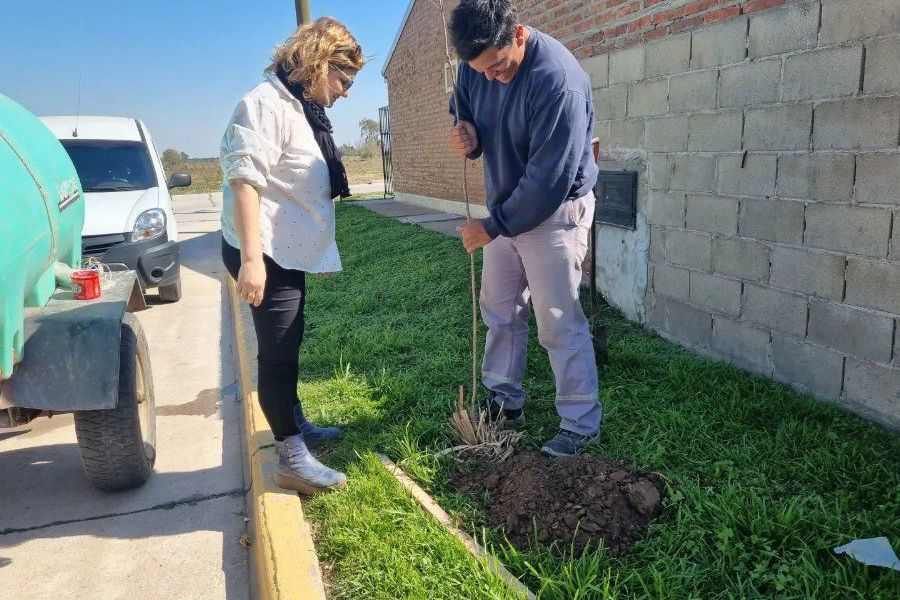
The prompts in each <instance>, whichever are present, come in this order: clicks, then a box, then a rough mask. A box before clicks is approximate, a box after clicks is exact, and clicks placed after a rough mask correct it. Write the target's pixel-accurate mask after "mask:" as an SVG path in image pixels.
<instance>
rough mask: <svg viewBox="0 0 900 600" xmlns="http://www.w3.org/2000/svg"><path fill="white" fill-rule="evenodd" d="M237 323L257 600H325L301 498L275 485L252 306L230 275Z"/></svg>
mask: <svg viewBox="0 0 900 600" xmlns="http://www.w3.org/2000/svg"><path fill="white" fill-rule="evenodd" d="M225 281H226V285H227V287H228V299H229V303H230V305H231V315H232V321H233V323H234V337H235V352H236V354H237V359H238V376H239V378H240V385H241V397H242V405H243V407H244V410H243V413H244V423H243V425H244V427H243V433H244V446H245V451H246V453H247V460H248V463H249V470H248V473H249V475H250V493H249V496H248V500H247V508H248V512H249V515H248V516H249V518H250V555H251V568H252V571H253V580H254V598H255V599H256V600H325V587H324V585H323V583H322V572H321V570H320V569H319V557H318V556H317V555H316V549H315V546H314V545H313V539H312V531H311V530H310V528H309V524H308V523H307V522H306V519H305V518H304V516H303V505H302V504H301V502H300V497H299V496H298V495H297V494H296V493H294V492H290V491H288V490H282V489H280V488H278V487H277V486H276V485H275V481H274V474H275V469H276V468H277V464H278V458H277V455H276V453H275V448H274V445H275V441H274V438H273V437H272V431H271V430H270V429H269V425H268V423H267V422H266V418H265V416H264V415H263V413H262V410H261V409H260V408H259V402H258V401H257V397H256V396H257V395H256V372H255V371H256V369H255V364H256V361H253V360H251V358H250V357H251V356H252V352H251V350H252V349H254V348H255V346H256V339H255V334H254V331H253V326H252V320H251V317H250V309H249V307H248V306H247V305H246V304H245V303H243V302H241V301H239V300H238V299H237V290H236V289H235V283H234V280H233V279H232V278H231V277H228V276H227V275H226V276H225Z"/></svg>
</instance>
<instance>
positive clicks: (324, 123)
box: [275, 66, 350, 198]
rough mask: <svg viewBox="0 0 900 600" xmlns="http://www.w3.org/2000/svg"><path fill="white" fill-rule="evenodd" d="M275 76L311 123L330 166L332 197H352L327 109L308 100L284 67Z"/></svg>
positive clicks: (301, 88)
mask: <svg viewBox="0 0 900 600" xmlns="http://www.w3.org/2000/svg"><path fill="white" fill-rule="evenodd" d="M275 75H276V76H277V77H278V79H279V80H280V81H281V83H283V84H284V87H286V88H287V89H288V91H289V92H290V93H291V95H292V96H293V97H294V98H296V99H297V100H299V101H300V104H302V105H303V114H305V115H306V120H307V121H309V126H310V127H312V130H313V137H315V138H316V143H317V144H318V145H319V149H320V150H321V151H322V156H324V157H325V162H326V163H327V164H328V176H329V178H330V179H331V197H332V198H337V197H338V196H340V197H341V198H346V197H347V196H349V195H350V184H349V183H348V182H347V169H345V168H344V163H343V162H342V161H341V153H340V151H338V149H337V146H335V145H334V136H333V135H332V134H333V133H334V128H332V126H331V121H329V120H328V115H326V114H325V108H324V107H323V106H322V105H321V104H319V103H318V102H315V101H313V100H307V99H306V97H305V96H304V95H303V92H304V88H303V84H301V83H292V82H291V81H289V80H288V76H287V73H286V72H285V70H284V68H283V67H281V66H279V67H278V69H277V70H276V71H275Z"/></svg>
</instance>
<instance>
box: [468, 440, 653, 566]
mask: <svg viewBox="0 0 900 600" xmlns="http://www.w3.org/2000/svg"><path fill="white" fill-rule="evenodd" d="M451 478H452V480H453V482H454V484H455V485H456V488H457V489H458V490H459V491H460V492H464V493H475V494H477V495H484V496H485V497H486V515H487V520H488V522H489V523H490V524H491V525H492V526H494V527H500V528H502V529H503V531H504V532H505V533H506V536H507V537H508V538H509V540H510V542H512V543H513V545H515V546H516V547H517V548H527V547H528V546H529V544H532V543H534V542H535V540H536V541H537V542H538V543H540V544H543V545H549V544H552V543H554V542H559V544H558V545H557V547H556V548H557V551H559V552H569V550H570V548H571V547H572V545H573V543H574V548H575V552H576V554H580V553H581V552H582V551H583V550H584V549H585V548H586V547H588V546H590V547H593V548H596V547H597V546H599V545H600V542H601V540H602V541H603V545H604V546H605V547H606V548H607V549H608V550H609V552H610V554H612V555H613V556H618V555H621V554H622V553H624V552H625V551H627V550H628V548H630V547H631V545H632V544H634V542H636V541H637V540H639V539H640V538H641V537H643V536H644V533H645V532H646V530H647V525H648V523H649V522H650V520H651V519H653V518H654V517H655V516H657V515H658V514H659V513H660V511H661V508H662V497H663V489H664V486H663V483H662V481H661V480H660V478H659V477H658V476H656V475H653V474H649V473H640V472H637V471H634V470H633V469H631V468H629V467H626V466H625V465H623V464H621V463H618V462H615V461H612V460H608V459H604V458H599V457H596V456H586V455H582V456H576V457H572V458H557V459H550V458H547V457H545V456H543V455H542V454H539V453H537V452H531V451H520V452H517V453H516V454H514V455H513V456H512V457H510V458H509V459H507V460H506V461H505V462H503V463H500V464H476V465H471V464H470V465H460V466H458V467H457V468H456V469H454V471H453V473H452V474H451Z"/></svg>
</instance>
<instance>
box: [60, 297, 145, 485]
mask: <svg viewBox="0 0 900 600" xmlns="http://www.w3.org/2000/svg"><path fill="white" fill-rule="evenodd" d="M75 434H76V436H77V438H78V449H79V452H80V454H81V464H82V466H83V467H84V472H85V474H86V475H87V478H88V480H89V481H90V482H91V484H92V485H93V486H94V487H96V488H98V489H101V490H104V491H113V490H122V489H126V488H131V487H135V486H138V485H141V484H142V483H144V482H145V481H147V478H149V477H150V473H151V472H152V471H153V463H154V461H155V460H156V404H155V402H154V398H153V378H152V376H151V372H150V354H149V351H148V349H147V339H146V337H145V336H144V331H143V329H142V328H141V325H140V323H139V322H138V320H137V318H136V317H135V316H134V315H132V314H130V313H125V316H124V317H123V319H122V338H121V342H120V344H119V403H118V405H117V406H116V408H112V409H106V410H84V411H78V412H76V413H75Z"/></svg>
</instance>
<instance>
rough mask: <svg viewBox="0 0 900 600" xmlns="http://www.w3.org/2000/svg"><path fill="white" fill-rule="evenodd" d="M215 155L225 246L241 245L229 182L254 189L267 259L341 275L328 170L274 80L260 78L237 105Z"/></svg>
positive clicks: (293, 102)
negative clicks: (219, 175)
mask: <svg viewBox="0 0 900 600" xmlns="http://www.w3.org/2000/svg"><path fill="white" fill-rule="evenodd" d="M219 151H220V152H219V162H220V165H221V167H222V172H223V174H224V184H223V186H222V187H223V196H224V201H223V207H222V234H223V235H224V236H225V241H227V242H228V243H229V244H231V245H232V246H234V247H235V248H240V239H239V238H238V235H237V232H236V230H235V225H234V198H233V196H232V193H231V188H230V186H229V185H228V182H229V181H233V180H235V179H243V180H245V181H247V182H248V183H249V184H250V185H252V186H253V187H255V188H256V189H257V191H259V200H260V206H259V234H260V238H261V241H262V250H263V252H264V253H265V254H266V255H267V256H269V257H271V258H272V259H273V260H274V261H275V262H276V263H278V265H280V266H281V267H283V268H285V269H298V270H301V271H307V272H310V273H332V272H336V271H340V270H341V258H340V256H339V254H338V248H337V243H336V242H335V238H334V201H333V200H332V198H331V183H330V180H329V177H328V165H327V164H326V163H325V159H324V158H323V157H322V151H321V150H320V149H319V145H318V144H317V143H316V140H315V138H314V137H313V132H312V128H311V127H310V126H309V122H307V120H306V117H305V115H304V114H303V106H302V105H301V104H300V102H299V101H298V100H297V99H296V98H294V97H293V96H292V95H291V94H290V92H288V90H287V88H285V87H284V85H283V84H282V83H281V82H280V81H278V78H277V77H275V76H274V75H272V74H270V73H267V74H266V81H264V82H263V83H261V84H259V85H258V86H256V87H255V88H254V89H253V90H251V91H250V93H248V94H247V95H246V96H244V98H243V99H242V100H241V101H240V103H239V104H238V105H237V108H235V110H234V115H233V116H232V117H231V122H230V123H229V124H228V128H227V129H226V130H225V135H224V136H223V137H222V143H221V145H220V148H219Z"/></svg>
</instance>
